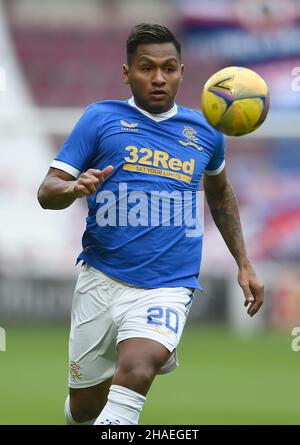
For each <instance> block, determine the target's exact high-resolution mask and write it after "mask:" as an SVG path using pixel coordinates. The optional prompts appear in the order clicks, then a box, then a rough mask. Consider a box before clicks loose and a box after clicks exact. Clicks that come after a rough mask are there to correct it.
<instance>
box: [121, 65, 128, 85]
mask: <svg viewBox="0 0 300 445" xmlns="http://www.w3.org/2000/svg"><path fill="white" fill-rule="evenodd" d="M122 69H123V75H122V78H123V82H124V83H126V84H129V67H128V65H125V64H124V65H123V67H122Z"/></svg>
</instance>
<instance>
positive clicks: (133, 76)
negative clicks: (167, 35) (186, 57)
mask: <svg viewBox="0 0 300 445" xmlns="http://www.w3.org/2000/svg"><path fill="white" fill-rule="evenodd" d="M182 73H183V65H182V64H181V63H180V58H179V55H178V53H177V50H176V48H175V46H174V45H173V43H171V42H169V43H147V44H144V43H143V44H140V45H139V46H138V47H137V49H136V52H135V53H134V55H133V56H132V60H131V64H130V66H127V65H123V80H124V82H125V83H127V84H129V85H130V88H131V91H132V94H133V96H134V99H135V102H136V104H137V105H138V106H139V107H141V108H143V109H144V110H146V111H148V112H149V113H163V112H165V111H168V110H170V108H172V107H173V105H174V100H175V96H176V93H177V90H178V88H179V85H180V82H181V81H182Z"/></svg>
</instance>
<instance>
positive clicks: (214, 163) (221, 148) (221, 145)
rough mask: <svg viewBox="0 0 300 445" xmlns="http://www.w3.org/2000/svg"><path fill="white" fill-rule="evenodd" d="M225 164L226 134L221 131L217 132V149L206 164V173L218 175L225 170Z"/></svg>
mask: <svg viewBox="0 0 300 445" xmlns="http://www.w3.org/2000/svg"><path fill="white" fill-rule="evenodd" d="M224 165H225V142H224V135H223V134H222V133H220V132H218V133H217V140H216V145H215V150H214V153H213V155H212V158H211V160H210V161H209V163H208V164H207V166H206V169H205V171H206V173H207V174H208V175H209V174H211V175H216V174H218V173H220V172H221V171H222V170H223V167H224Z"/></svg>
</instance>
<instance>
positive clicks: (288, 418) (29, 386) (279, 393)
mask: <svg viewBox="0 0 300 445" xmlns="http://www.w3.org/2000/svg"><path fill="white" fill-rule="evenodd" d="M6 335H7V351H6V352H1V353H0V399H1V403H0V424H35V425H37V424H64V416H63V405H64V400H65V396H66V392H67V345H68V328H67V327H39V328H38V327H36V328H34V327H30V328H20V327H18V328H14V327H6ZM290 345H291V336H289V335H283V334H274V333H269V332H267V333H261V334H257V335H253V336H237V335H236V334H234V333H232V332H231V331H228V330H226V329H224V328H223V329H222V328H207V327H206V328H189V329H186V331H185V332H184V335H183V337H182V342H181V345H180V347H179V359H180V367H179V369H178V370H176V371H175V372H173V373H171V374H169V375H165V376H159V377H157V379H156V381H155V382H154V384H153V386H152V388H151V389H150V392H149V394H148V398H147V402H146V404H145V408H144V410H143V413H142V416H141V423H143V424H166V425H167V424H190V425H193V424H300V414H299V413H300V390H299V387H300V385H299V378H300V377H299V376H300V373H299V371H300V352H298V353H296V352H293V351H292V350H291V346H290Z"/></svg>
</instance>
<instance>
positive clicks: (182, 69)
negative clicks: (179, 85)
mask: <svg viewBox="0 0 300 445" xmlns="http://www.w3.org/2000/svg"><path fill="white" fill-rule="evenodd" d="M180 71H181V80H180V81H181V82H182V80H183V72H184V65H183V64H181V66H180Z"/></svg>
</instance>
